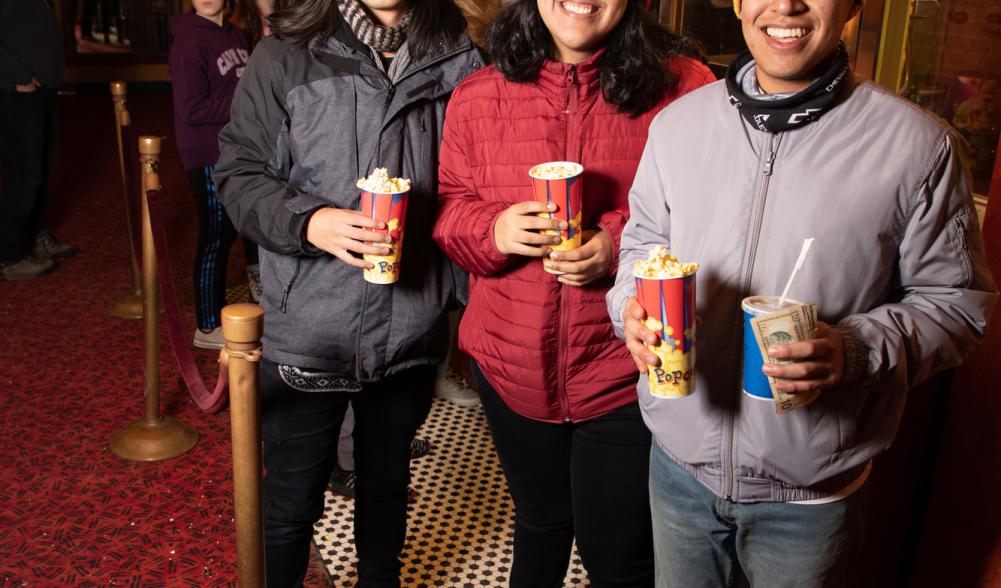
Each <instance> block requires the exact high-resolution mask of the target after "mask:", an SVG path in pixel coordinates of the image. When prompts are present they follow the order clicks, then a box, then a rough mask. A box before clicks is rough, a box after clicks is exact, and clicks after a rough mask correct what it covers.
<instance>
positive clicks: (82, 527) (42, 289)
mask: <svg viewBox="0 0 1001 588" xmlns="http://www.w3.org/2000/svg"><path fill="white" fill-rule="evenodd" d="M129 109H130V111H131V114H132V121H133V124H134V125H135V127H136V129H137V131H138V132H139V133H144V134H158V135H163V136H168V137H169V136H170V135H172V134H173V132H172V128H171V127H172V113H171V109H170V99H169V97H168V96H151V95H145V96H143V95H134V96H131V97H130V98H129ZM60 116H61V121H60V123H61V125H62V133H61V134H62V141H61V145H60V153H59V163H58V167H57V170H56V173H55V177H54V178H53V181H52V201H51V205H50V215H49V219H50V223H49V224H50V228H51V229H52V230H53V232H54V233H55V234H56V235H57V237H58V238H59V239H60V240H62V241H65V242H69V243H72V244H74V245H76V246H78V247H79V248H80V252H79V253H78V254H77V255H76V256H74V257H71V258H69V259H66V260H64V261H62V262H61V264H60V267H59V270H58V271H56V272H55V273H53V274H51V275H49V276H45V277H42V278H39V279H36V280H30V281H26V282H0V442H2V444H3V450H2V451H0V480H2V482H0V585H4V586H22V585H24V586H97V585H127V586H224V585H235V583H236V580H235V579H236V556H235V535H234V525H233V506H232V480H231V469H230V455H231V453H230V441H229V414H228V412H226V411H224V412H222V413H220V414H216V415H206V414H204V413H202V412H200V411H199V410H198V409H197V407H196V406H195V405H194V403H193V402H192V401H191V398H190V397H189V396H188V393H187V391H186V390H185V388H184V385H183V383H182V381H181V378H180V373H179V371H178V370H177V367H176V365H175V364H174V363H173V356H172V355H170V351H169V346H168V345H167V344H166V341H165V340H164V342H163V345H162V346H161V369H162V372H161V376H160V382H161V396H162V400H161V407H162V412H163V413H164V414H168V415H172V416H175V417H177V418H179V419H181V420H183V421H185V422H187V423H188V424H190V425H191V426H193V427H194V428H195V429H197V430H198V432H199V434H200V435H201V438H200V440H199V442H198V444H197V445H196V446H195V448H194V449H193V450H192V451H191V452H190V453H188V454H187V455H184V456H181V457H179V458H176V459H173V460H169V461H166V462H161V463H156V464H136V463H130V462H126V461H123V460H121V459H119V458H118V457H116V456H115V455H113V454H112V453H110V452H109V451H108V449H107V444H108V441H109V440H110V439H111V438H112V437H113V436H114V435H115V434H116V433H118V431H120V430H121V428H122V427H124V426H125V425H126V424H128V423H129V422H131V421H133V420H136V419H137V418H139V417H141V415H142V390H143V373H142V330H141V324H140V321H134V320H133V321H129V320H123V319H117V318H113V317H111V316H110V315H109V314H108V313H107V311H106V309H107V307H108V304H109V303H110V302H111V301H112V300H113V299H114V298H115V297H116V296H118V295H119V294H122V293H124V292H126V291H128V289H129V288H130V284H131V278H130V276H129V269H128V268H129V262H128V257H127V256H128V249H127V241H126V236H125V218H124V211H123V203H122V197H121V194H120V189H119V188H118V186H120V183H119V179H118V176H117V173H118V172H117V154H116V148H115V142H114V141H115V139H114V127H113V124H114V123H113V120H114V119H113V115H112V105H111V100H110V98H108V97H105V96H88V95H80V96H64V97H61V98H60ZM160 169H161V179H162V182H163V185H164V187H165V189H166V192H167V194H168V197H169V198H170V199H171V201H172V202H173V203H174V206H173V207H172V208H173V212H172V214H171V216H170V217H169V218H168V219H167V220H166V223H167V231H168V235H169V238H170V240H171V247H172V251H171V255H172V259H173V266H174V273H175V276H176V279H177V280H178V284H177V289H178V292H179V295H180V296H182V300H181V305H182V310H183V312H184V313H185V318H186V321H187V323H186V324H188V325H191V328H192V329H193V328H194V311H193V306H192V301H191V299H190V296H191V294H190V293H191V276H190V273H191V272H190V270H189V268H190V267H191V262H192V259H193V255H194V253H193V252H194V242H195V218H194V204H193V202H192V201H191V197H190V195H189V192H188V188H187V181H186V178H185V176H184V172H183V170H182V168H181V165H180V161H179V159H178V157H177V155H176V151H175V146H174V144H173V143H172V142H171V141H170V140H169V139H168V140H167V141H165V142H164V154H163V158H162V161H161V167H160ZM230 265H231V266H233V268H232V271H231V279H232V282H238V281H239V279H240V276H241V275H242V272H243V256H242V250H241V249H240V248H239V247H236V248H234V251H233V253H232V255H231V263H230ZM196 357H197V358H198V360H199V361H200V362H201V364H202V373H203V374H204V375H205V377H206V379H209V378H211V382H210V384H211V383H212V382H214V381H215V375H216V373H217V368H216V365H215V358H216V354H215V353H211V352H208V351H201V350H199V351H197V352H196ZM327 583H328V582H327V581H326V577H325V573H324V572H323V570H322V566H320V565H318V564H314V565H311V569H310V575H309V577H308V578H307V586H323V585H325V584H327Z"/></svg>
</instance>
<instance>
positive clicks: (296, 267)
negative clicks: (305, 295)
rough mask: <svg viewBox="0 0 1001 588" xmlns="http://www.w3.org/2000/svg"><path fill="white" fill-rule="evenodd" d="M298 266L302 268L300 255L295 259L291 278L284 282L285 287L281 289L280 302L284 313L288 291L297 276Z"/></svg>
mask: <svg viewBox="0 0 1001 588" xmlns="http://www.w3.org/2000/svg"><path fill="white" fill-rule="evenodd" d="M300 268H302V258H301V257H297V258H296V260H295V271H294V272H292V279H291V280H289V281H288V284H286V286H285V288H284V289H282V304H281V311H282V314H285V311H287V310H288V295H289V293H291V292H292V286H294V285H295V280H296V278H298V277H299V269H300Z"/></svg>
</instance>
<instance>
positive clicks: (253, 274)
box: [247, 263, 264, 304]
mask: <svg viewBox="0 0 1001 588" xmlns="http://www.w3.org/2000/svg"><path fill="white" fill-rule="evenodd" d="M247 285H248V287H249V289H250V301H251V302H253V303H254V304H260V303H261V294H262V293H263V292H264V290H263V289H262V288H261V266H260V265H259V264H256V263H255V264H253V265H248V266H247Z"/></svg>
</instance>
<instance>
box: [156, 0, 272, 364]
mask: <svg viewBox="0 0 1001 588" xmlns="http://www.w3.org/2000/svg"><path fill="white" fill-rule="evenodd" d="M192 4H193V7H194V11H193V12H190V13H187V14H184V15H181V16H177V17H174V18H173V19H172V20H171V23H170V26H171V32H172V33H173V35H174V40H173V43H172V44H171V46H170V56H169V59H168V65H169V67H170V78H171V80H173V85H174V127H175V129H176V133H177V148H178V150H179V151H180V154H181V160H182V161H183V162H184V168H185V169H186V170H187V172H188V180H189V181H190V182H191V189H192V191H193V192H194V195H195V202H196V204H197V207H198V249H197V251H196V254H195V267H194V285H195V314H196V316H197V320H198V328H197V329H196V330H195V337H194V345H195V347H202V348H209V349H212V348H222V347H223V345H224V344H225V341H224V339H223V337H222V329H221V327H220V318H219V313H220V311H221V310H222V307H223V305H224V304H225V303H226V263H227V261H228V259H229V249H230V246H231V245H232V244H233V241H234V240H235V239H236V230H235V229H234V228H233V224H232V222H231V221H230V220H229V217H227V216H226V213H225V211H224V210H223V207H222V204H221V203H220V202H219V199H218V198H217V197H216V189H215V183H214V182H213V181H212V170H213V169H214V168H215V163H216V160H217V159H219V143H218V135H219V131H220V130H221V129H222V127H223V125H225V124H226V123H227V122H229V105H230V102H231V101H232V99H233V92H234V91H235V90H236V83H237V81H239V79H240V75H241V74H242V73H243V68H244V67H245V66H246V64H247V62H248V61H249V58H250V55H249V53H248V51H247V40H246V36H245V35H244V33H243V31H241V30H240V29H238V28H237V27H235V26H233V25H232V24H230V23H229V22H227V21H226V19H225V13H226V11H227V9H228V8H229V1H228V0H194V2H193V3H192ZM244 251H245V252H246V255H247V269H248V274H249V275H250V278H251V294H252V295H254V294H255V288H254V280H253V276H254V271H255V268H257V267H258V266H257V245H256V244H254V243H251V242H250V241H248V240H246V239H245V240H244ZM258 275H259V274H258ZM258 283H259V281H258Z"/></svg>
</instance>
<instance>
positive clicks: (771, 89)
mask: <svg viewBox="0 0 1001 588" xmlns="http://www.w3.org/2000/svg"><path fill="white" fill-rule="evenodd" d="M859 8H860V3H857V2H855V1H853V0H742V2H741V7H740V18H741V26H742V28H743V30H744V40H745V41H746V42H747V48H748V49H750V51H751V54H752V55H753V56H754V60H755V62H756V63H757V76H758V84H759V85H760V86H761V89H762V90H764V91H765V92H768V93H776V92H783V93H785V92H798V91H800V90H802V89H804V88H806V87H807V86H809V85H810V83H811V82H812V81H813V80H814V79H815V78H817V77H818V76H819V75H820V71H821V70H822V69H823V67H824V66H825V65H826V60H827V58H828V57H830V56H831V55H832V54H833V53H834V51H835V49H836V48H837V46H838V41H839V40H840V39H841V31H842V30H843V29H844V28H845V24H847V23H848V21H849V20H851V19H852V18H854V17H855V15H856V14H858V12H859Z"/></svg>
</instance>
